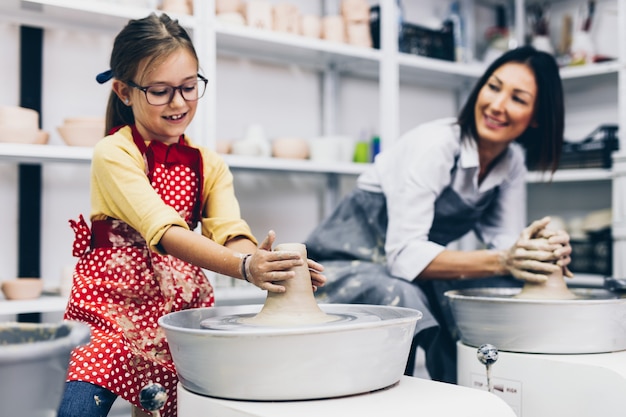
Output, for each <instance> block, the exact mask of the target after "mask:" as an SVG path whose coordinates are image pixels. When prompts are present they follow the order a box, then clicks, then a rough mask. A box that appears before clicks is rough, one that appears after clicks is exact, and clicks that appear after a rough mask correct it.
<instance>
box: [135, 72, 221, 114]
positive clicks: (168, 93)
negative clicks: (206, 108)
mask: <svg viewBox="0 0 626 417" xmlns="http://www.w3.org/2000/svg"><path fill="white" fill-rule="evenodd" d="M208 82H209V80H207V79H206V78H204V77H203V76H202V75H200V74H198V78H197V79H195V80H193V81H189V82H186V83H185V84H181V85H178V86H175V87H174V86H171V85H165V84H160V85H148V86H145V87H144V86H141V85H138V84H135V83H134V82H132V81H127V82H126V84H128V85H130V86H131V87H134V88H136V89H137V90H141V91H143V92H144V94H145V95H146V101H147V102H148V104H150V105H152V106H165V105H166V104H170V103H171V102H172V100H173V99H174V94H176V90H178V91H180V95H181V96H182V98H183V99H184V100H185V101H196V100H198V99H199V98H201V97H202V96H203V95H204V92H205V91H206V85H207V83H208Z"/></svg>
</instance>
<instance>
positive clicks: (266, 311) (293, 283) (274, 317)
mask: <svg viewBox="0 0 626 417" xmlns="http://www.w3.org/2000/svg"><path fill="white" fill-rule="evenodd" d="M274 250H275V251H289V252H299V253H300V256H301V257H302V259H304V260H306V259H307V252H306V246H305V245H303V244H301V243H283V244H280V245H278V246H276V248H275V249H274ZM292 270H293V271H295V273H296V276H295V277H294V278H292V279H288V280H285V281H278V282H276V284H278V285H282V286H284V287H285V292H284V293H275V292H268V293H267V297H266V299H265V304H263V308H262V309H261V311H260V312H259V313H258V314H257V315H256V316H254V317H251V318H247V319H242V320H241V321H242V322H243V323H247V324H257V325H265V326H293V325H303V324H316V323H327V322H330V321H334V320H337V319H338V317H337V316H334V315H328V314H326V313H324V312H323V311H322V310H321V309H320V308H319V306H318V305H317V302H316V301H315V297H314V295H313V287H312V284H311V274H310V272H309V268H308V266H307V265H306V263H305V264H304V265H302V266H300V267H297V268H293V269H292Z"/></svg>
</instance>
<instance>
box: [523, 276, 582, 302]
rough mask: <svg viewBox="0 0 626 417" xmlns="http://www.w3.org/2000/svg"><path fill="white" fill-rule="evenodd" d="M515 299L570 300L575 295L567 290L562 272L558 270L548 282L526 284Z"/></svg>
mask: <svg viewBox="0 0 626 417" xmlns="http://www.w3.org/2000/svg"><path fill="white" fill-rule="evenodd" d="M515 298H524V299H536V300H571V299H574V298H576V295H575V294H574V293H573V292H571V291H570V290H569V288H567V284H566V283H565V278H564V277H563V270H561V269H559V271H558V272H555V273H554V274H552V275H549V276H548V280H547V281H546V282H543V283H532V282H526V283H525V284H524V287H523V288H522V291H521V292H520V293H519V294H517V295H516V296H515Z"/></svg>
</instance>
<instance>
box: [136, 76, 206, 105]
mask: <svg viewBox="0 0 626 417" xmlns="http://www.w3.org/2000/svg"><path fill="white" fill-rule="evenodd" d="M197 75H198V83H199V82H200V81H202V82H203V83H204V89H203V90H202V95H198V98H196V99H194V100H187V99H186V98H185V93H184V92H183V87H185V84H181V85H178V86H173V85H165V86H166V87H171V88H172V92H171V94H170V98H169V100H167V102H166V103H163V104H152V103H150V100H149V99H148V89H150V88H152V87H156V85H146V86H143V85H139V84H137V83H134V82H133V81H131V80H128V81H126V84H128V85H129V86H131V87H133V88H136V89H137V90H141V91H143V94H144V96H146V103H148V104H149V105H151V106H167V105H168V104H170V103H171V102H172V100H173V99H174V95H175V94H176V91H177V90H178V91H180V96H181V97H182V98H183V100H185V101H198V100H200V99H201V98H202V97H203V96H204V93H205V92H206V86H207V84H208V83H209V80H208V79H207V78H206V77H204V76H202V75H201V74H197Z"/></svg>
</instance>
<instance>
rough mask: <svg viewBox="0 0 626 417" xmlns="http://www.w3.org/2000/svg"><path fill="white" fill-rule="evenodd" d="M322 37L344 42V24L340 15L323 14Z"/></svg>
mask: <svg viewBox="0 0 626 417" xmlns="http://www.w3.org/2000/svg"><path fill="white" fill-rule="evenodd" d="M322 39H326V40H327V41H333V42H345V41H346V36H345V26H344V23H343V18H342V17H341V16H324V18H323V19H322Z"/></svg>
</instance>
